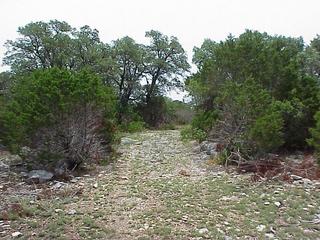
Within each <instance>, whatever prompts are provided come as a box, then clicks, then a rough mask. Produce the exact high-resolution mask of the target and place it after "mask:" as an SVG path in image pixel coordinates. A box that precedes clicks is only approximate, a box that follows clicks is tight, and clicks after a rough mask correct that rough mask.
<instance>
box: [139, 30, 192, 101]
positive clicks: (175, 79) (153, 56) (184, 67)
mask: <svg viewBox="0 0 320 240" xmlns="http://www.w3.org/2000/svg"><path fill="white" fill-rule="evenodd" d="M146 37H148V38H150V40H151V44H150V45H148V46H146V51H147V53H148V58H147V70H146V84H145V86H144V87H145V102H146V103H147V104H149V103H150V101H151V98H152V97H154V96H156V95H157V94H159V93H163V92H166V91H168V90H170V89H172V88H175V87H181V86H182V82H181V77H183V76H185V73H186V72H187V71H188V70H189V68H190V66H189V64H188V61H187V55H186V53H185V51H184V49H183V48H182V46H181V45H180V43H179V41H178V39H177V38H176V37H173V36H172V37H170V38H169V37H168V36H166V35H163V34H162V33H160V32H158V31H154V30H151V31H149V32H146Z"/></svg>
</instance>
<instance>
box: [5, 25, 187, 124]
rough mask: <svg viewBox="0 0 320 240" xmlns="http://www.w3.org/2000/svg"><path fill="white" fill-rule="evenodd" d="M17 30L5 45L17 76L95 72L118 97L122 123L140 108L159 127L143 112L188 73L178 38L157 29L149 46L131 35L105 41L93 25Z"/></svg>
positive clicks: (119, 114)
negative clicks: (39, 71) (42, 72)
mask: <svg viewBox="0 0 320 240" xmlns="http://www.w3.org/2000/svg"><path fill="white" fill-rule="evenodd" d="M18 32H19V33H20V35H21V37H20V38H18V39H16V40H14V41H13V40H9V41H7V43H6V46H7V52H6V56H5V58H4V63H5V64H7V65H9V66H11V70H12V71H13V72H14V73H16V74H26V73H30V72H32V71H34V70H36V69H49V68H53V67H57V68H63V69H68V70H73V71H79V70H81V69H83V68H87V69H91V70H92V71H95V72H96V73H97V74H98V75H99V76H100V77H101V79H102V81H103V82H104V83H105V84H107V85H109V86H112V87H113V88H114V90H115V92H116V93H117V95H118V121H119V123H121V122H122V121H125V119H126V118H127V119H128V120H129V121H130V116H128V114H127V112H130V111H129V108H132V107H136V106H137V104H139V106H140V107H139V109H137V111H139V112H140V113H141V114H142V116H143V117H144V119H145V120H146V121H147V122H148V123H149V124H151V125H156V124H158V123H155V122H154V121H156V120H155V119H161V117H157V118H154V117H148V113H147V111H145V109H146V108H148V109H150V108H152V106H151V105H152V104H151V102H153V103H155V102H157V100H153V99H157V98H159V97H160V98H161V96H162V95H163V94H164V93H165V92H167V91H168V90H171V89H172V88H175V87H181V86H182V85H183V84H182V80H183V77H184V74H185V73H186V72H187V71H188V69H189V64H188V62H187V56H186V54H185V52H184V50H183V48H182V46H181V45H180V43H179V42H178V40H177V38H175V37H170V38H169V37H168V36H166V35H163V34H162V33H160V32H158V31H154V30H152V31H149V32H147V33H146V37H148V38H150V45H143V44H138V43H136V42H135V41H134V40H133V39H132V38H130V37H123V38H121V39H118V40H115V41H113V42H112V43H111V44H107V43H102V42H101V40H100V38H99V32H98V30H96V29H91V28H90V27H89V26H83V27H81V28H80V29H79V30H77V29H75V28H73V27H71V26H70V25H69V24H68V23H66V22H61V21H57V20H52V21H49V22H35V23H29V24H27V25H26V26H24V27H20V28H19V29H18ZM146 106H148V107H146ZM126 115H127V116H126ZM129 115H130V114H129ZM151 119H153V120H151Z"/></svg>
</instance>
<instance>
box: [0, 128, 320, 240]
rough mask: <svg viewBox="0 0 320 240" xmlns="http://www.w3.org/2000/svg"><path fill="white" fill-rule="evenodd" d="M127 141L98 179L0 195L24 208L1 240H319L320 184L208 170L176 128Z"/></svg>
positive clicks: (101, 169) (1, 224) (4, 201)
mask: <svg viewBox="0 0 320 240" xmlns="http://www.w3.org/2000/svg"><path fill="white" fill-rule="evenodd" d="M128 137H129V138H126V139H125V140H124V141H123V142H122V144H121V145H120V147H119V152H120V153H121V156H119V159H118V160H117V161H116V162H115V163H113V164H111V165H109V166H105V167H99V169H98V173H97V174H95V175H93V174H92V176H85V177H82V178H79V179H78V180H77V181H75V182H74V183H69V184H68V185H67V186H65V187H63V188H62V189H60V190H52V189H51V188H49V187H48V188H44V189H41V190H39V191H38V192H37V194H36V195H28V194H25V195H22V194H20V195H18V197H17V195H14V194H6V192H5V191H3V192H1V198H2V199H1V200H2V204H7V205H8V206H10V204H11V206H12V204H13V203H18V204H19V206H22V209H23V210H21V211H20V212H19V211H18V213H17V211H12V213H11V215H10V216H9V217H10V219H11V221H9V222H7V221H2V222H0V232H1V231H2V233H0V236H1V237H2V238H3V239H9V238H10V237H11V234H12V233H13V232H15V231H19V232H21V233H22V235H21V236H20V238H21V239H141V240H142V239H268V238H270V239H271V238H273V239H319V238H320V224H319V222H318V221H317V216H318V214H320V189H319V188H317V187H318V186H319V185H317V186H316V185H313V184H311V185H308V186H304V185H299V186H298V185H292V184H285V183H281V182H262V183H253V182H251V181H250V176H248V175H237V174H226V173H225V172H223V171H221V170H220V169H219V168H218V167H217V168H216V167H210V168H209V167H208V166H207V165H206V163H205V162H203V161H200V160H199V157H198V155H197V153H193V152H192V145H191V144H189V143H182V142H181V141H180V139H179V131H177V130H173V131H171V130H168V131H152V132H143V133H135V134H131V135H129V136H128ZM36 188H37V187H34V188H33V192H34V191H35V192H36ZM0 191H1V190H0ZM20 193H21V192H20ZM19 215H20V216H19ZM6 225H9V226H10V227H7V228H8V229H9V230H6V227H4V226H6Z"/></svg>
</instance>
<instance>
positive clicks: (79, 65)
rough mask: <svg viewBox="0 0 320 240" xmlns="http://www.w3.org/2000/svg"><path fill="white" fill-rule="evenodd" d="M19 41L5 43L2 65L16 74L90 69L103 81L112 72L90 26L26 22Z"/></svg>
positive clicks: (107, 55) (104, 47)
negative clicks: (35, 71)
mask: <svg viewBox="0 0 320 240" xmlns="http://www.w3.org/2000/svg"><path fill="white" fill-rule="evenodd" d="M18 32H19V34H20V35H21V38H18V39H16V40H15V41H12V40H9V41H7V42H6V47H7V52H6V56H5V58H4V63H5V64H7V65H10V66H11V69H12V71H13V72H15V73H25V72H32V71H33V70H36V69H48V68H53V67H58V68H65V69H69V70H81V69H83V68H91V69H92V70H94V71H95V72H97V73H99V74H100V76H101V77H103V79H104V80H105V81H108V80H109V78H110V77H109V76H110V75H111V73H110V72H111V71H112V66H113V65H112V64H113V63H112V60H111V58H110V51H109V50H110V49H109V46H108V45H107V44H103V43H102V42H101V41H100V38H99V32H98V30H96V29H91V28H90V27H89V26H87V25H86V26H83V27H81V28H80V30H77V29H75V28H72V27H71V26H70V25H69V24H68V23H66V22H60V21H57V20H52V21H49V22H48V23H46V22H35V23H33V22H32V23H29V24H27V25H26V26H24V27H20V28H19V29H18Z"/></svg>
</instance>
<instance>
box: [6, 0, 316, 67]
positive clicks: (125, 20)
mask: <svg viewBox="0 0 320 240" xmlns="http://www.w3.org/2000/svg"><path fill="white" fill-rule="evenodd" d="M51 19H57V20H63V21H66V22H68V23H69V24H70V25H72V26H73V27H80V26H83V25H89V26H90V27H92V28H96V29H98V30H99V32H100V37H101V39H102V41H104V42H110V41H111V40H115V39H117V38H120V37H123V36H125V35H128V36H130V37H132V38H134V39H135V40H136V41H137V42H141V43H145V42H146V39H145V37H144V34H145V31H147V30H151V29H154V30H159V31H161V32H162V33H164V34H167V35H174V36H176V37H178V39H179V41H180V43H181V44H182V46H183V47H184V48H185V50H186V51H187V53H188V56H189V59H191V56H192V49H193V47H194V46H200V45H201V43H202V41H203V40H204V39H205V38H210V39H213V40H215V41H220V40H223V39H225V38H226V37H227V35H228V34H229V33H232V34H233V35H235V36H238V35H239V34H240V33H242V32H243V31H244V30H245V29H253V30H259V31H265V32H268V33H269V34H281V35H285V36H292V37H299V36H302V37H303V38H304V40H305V41H306V42H307V43H308V42H309V41H310V40H311V39H312V38H313V37H315V35H316V34H317V33H318V34H320V0H303V1H301V0H181V1H178V0H157V1H156V0H90V1H87V0H50V1H49V0H0V61H1V62H2V58H3V55H4V52H5V48H4V47H3V44H4V43H5V41H6V40H8V39H15V38H16V37H18V35H17V32H16V31H17V29H18V27H19V26H24V25H26V24H27V23H29V22H32V21H33V22H34V21H48V20H51ZM4 69H5V68H3V67H0V70H4Z"/></svg>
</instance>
